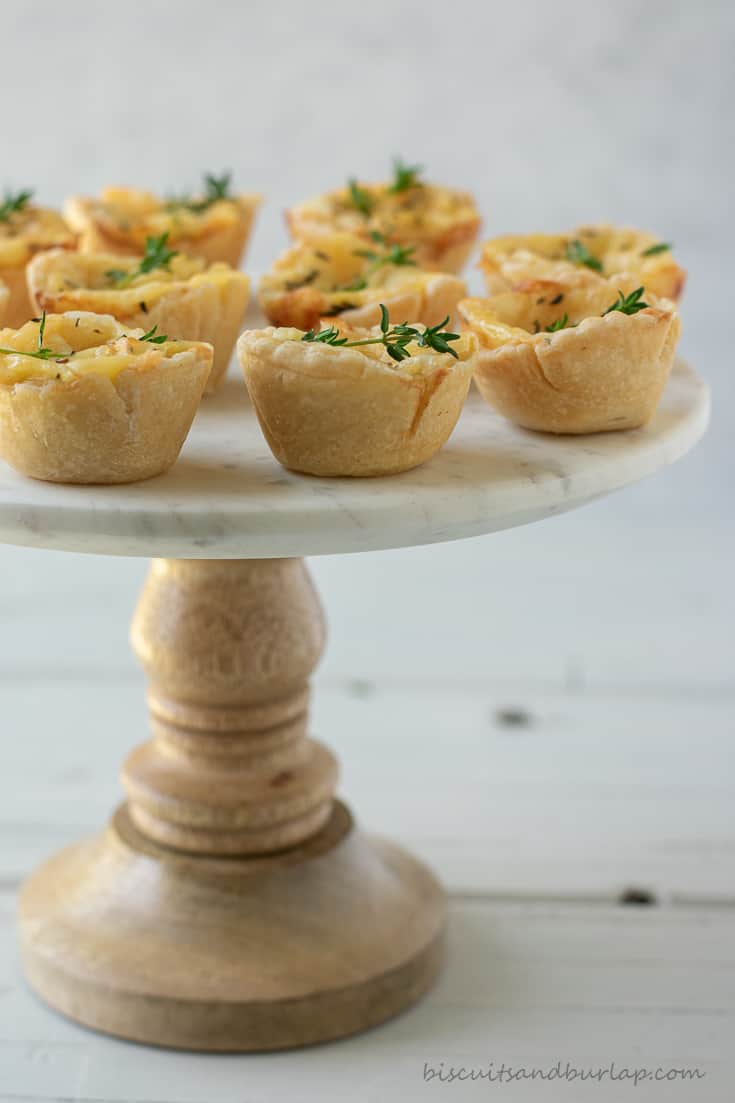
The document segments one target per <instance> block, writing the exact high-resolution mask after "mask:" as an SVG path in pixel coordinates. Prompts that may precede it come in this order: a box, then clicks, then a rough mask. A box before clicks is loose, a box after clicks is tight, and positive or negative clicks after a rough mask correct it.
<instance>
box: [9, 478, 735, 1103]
mask: <svg viewBox="0 0 735 1103" xmlns="http://www.w3.org/2000/svg"><path fill="white" fill-rule="evenodd" d="M667 477H668V476H667ZM670 477H676V472H672V474H671V476H670ZM627 493H628V494H629V495H632V496H633V501H634V503H635V494H636V492H635V491H629V492H627ZM639 501H641V502H643V503H645V492H641V493H640V495H639ZM675 522H676V518H674V519H673V522H672V523H670V524H669V525H668V526H667V525H660V526H659V527H655V526H653V527H651V528H650V529H649V530H648V531H647V532H646V539H645V542H641V544H640V546H638V547H637V546H636V545H635V542H634V540H633V538H632V536H631V533H633V532H634V531H635V530H634V527H633V526H629V528H628V529H627V536H626V537H625V538H623V533H624V532H626V530H625V529H623V530H622V532H621V529H620V523H619V518H616V517H615V515H614V514H613V513H612V512H611V510H610V507H609V505H603V504H602V503H601V504H600V505H599V506H592V507H589V508H588V510H587V511H585V513H584V514H580V515H579V516H574V515H570V516H569V517H564V518H559V519H558V520H556V521H553V522H548V523H546V524H545V525H544V527H543V529H542V528H535V527H530V528H526V529H521V530H519V531H517V532H509V533H503V534H498V535H494V536H492V537H489V538H486V539H481V540H471V541H467V542H465V543H462V544H459V545H456V546H446V547H443V548H440V549H439V548H437V549H411V550H407V551H401V552H390V553H383V554H380V555H371V556H352V557H344V558H335V559H331V558H327V559H318V560H314V561H312V569H313V570H314V573H315V574H316V576H317V581H318V584H319V586H320V588H321V590H322V592H323V594H324V597H325V599H326V603H327V605H328V607H329V608H330V610H332V612H333V617H332V633H333V635H332V649H331V652H330V654H329V655H328V657H327V661H326V663H325V664H324V666H323V668H322V671H321V673H320V675H319V677H318V679H317V691H318V692H317V694H316V700H315V715H314V724H313V726H314V729H315V731H316V732H317V734H320V733H321V734H324V735H326V736H327V737H328V739H329V741H330V743H331V744H332V745H333V746H334V747H335V750H336V751H337V753H338V755H339V757H340V758H341V760H342V763H343V770H344V775H345V776H344V790H345V792H347V793H348V794H349V797H350V802H351V804H352V806H353V808H354V809H355V811H356V813H357V815H358V816H359V817H360V819H361V820H362V822H363V823H364V824H365V825H366V826H368V827H370V828H376V829H379V830H381V831H382V832H384V833H385V834H387V835H391V836H393V837H396V838H399V839H400V840H401V841H402V842H404V843H405V844H406V845H407V846H409V847H410V848H411V849H412V850H414V851H415V852H417V853H418V854H419V855H420V856H421V857H422V858H424V859H426V860H427V861H428V862H429V863H430V864H431V865H433V867H434V868H435V869H436V871H437V872H438V873H439V875H440V876H441V878H442V879H443V881H444V883H445V885H446V886H447V888H448V889H449V891H450V894H451V900H452V920H451V935H450V955H451V956H450V962H451V965H450V967H449V968H448V969H446V970H445V972H444V975H443V977H442V980H441V982H440V984H439V985H438V987H437V988H436V989H435V990H434V991H433V993H432V994H431V995H430V996H429V997H428V998H427V999H425V1000H424V1001H423V1002H422V1003H421V1004H420V1005H419V1006H418V1007H416V1008H415V1009H414V1010H412V1011H409V1012H408V1013H407V1014H406V1015H404V1016H403V1017H402V1018H400V1019H398V1020H395V1021H393V1022H392V1023H388V1024H386V1026H384V1027H381V1028H378V1029H376V1030H374V1031H372V1032H370V1033H369V1034H366V1035H362V1036H358V1037H356V1038H353V1039H350V1040H347V1041H345V1042H341V1043H337V1044H333V1045H330V1046H325V1047H319V1048H316V1049H313V1050H306V1051H301V1052H294V1053H287V1054H278V1055H269V1056H259V1057H224V1058H223V1057H208V1056H197V1055H187V1054H172V1053H167V1052H163V1051H155V1050H150V1049H146V1048H144V1047H138V1046H132V1045H125V1044H122V1043H119V1042H116V1041H114V1040H110V1039H105V1038H102V1037H100V1036H97V1035H93V1034H91V1033H88V1032H86V1031H84V1030H83V1029H81V1028H78V1027H75V1026H74V1025H72V1024H71V1023H69V1022H67V1021H65V1020H63V1019H62V1018H60V1017H58V1016H56V1015H54V1014H53V1013H51V1012H50V1011H48V1010H47V1009H46V1008H45V1007H43V1006H42V1005H41V1004H40V1003H38V1002H37V1001H36V999H35V998H34V997H33V996H32V995H31V994H30V992H29V991H28V989H27V988H26V987H25V984H24V982H23V980H22V978H21V975H20V970H19V966H18V961H17V958H16V951H15V932H14V916H13V911H14V894H15V891H16V889H17V886H18V884H19V882H20V879H21V877H23V876H24V875H25V874H26V873H27V871H28V870H29V869H30V868H31V867H32V866H33V865H35V864H36V863H37V862H38V861H39V860H41V859H42V858H43V857H44V856H45V855H46V854H48V853H49V852H50V851H51V850H54V849H56V848H58V847H59V846H60V845H63V844H64V843H66V842H68V841H72V840H73V839H75V838H78V837H79V836H80V835H83V834H85V833H87V832H88V831H90V830H94V829H96V828H97V826H98V825H99V823H100V822H101V821H102V820H103V819H104V818H105V816H106V815H107V813H108V811H109V808H110V806H111V805H112V804H113V803H114V802H115V801H116V799H118V796H119V793H118V790H117V786H116V784H115V782H114V781H113V780H112V778H113V768H114V764H116V763H117V762H118V761H119V759H120V757H121V756H122V754H123V753H124V751H125V750H126V749H127V748H128V747H129V746H130V743H131V741H133V740H135V739H138V738H140V737H141V736H142V735H143V732H144V730H145V725H146V717H145V709H144V704H143V699H142V695H141V692H140V688H141V686H140V676H139V675H138V673H137V671H136V670H135V668H134V666H133V662H132V659H131V658H130V657H129V655H128V652H127V648H126V646H125V638H124V636H125V628H124V626H125V622H126V617H127V614H128V611H129V609H130V606H131V603H132V601H133V598H134V591H135V587H136V585H137V584H138V582H139V581H140V580H141V578H142V575H143V571H144V569H145V565H144V564H143V563H142V562H138V561H134V560H133V561H125V562H123V561H116V562H112V561H110V560H104V559H95V558H90V557H77V556H71V555H63V554H60V555H57V556H54V557H51V556H49V555H48V553H43V552H34V551H27V550H23V549H3V550H2V553H1V555H2V559H1V560H0V561H1V562H2V565H3V567H4V572H3V573H4V577H5V583H4V585H3V587H2V597H1V598H0V612H2V624H3V632H2V638H0V659H1V671H2V673H1V674H0V693H1V695H2V696H1V700H2V716H3V736H4V738H3V739H2V741H0V777H2V782H3V797H4V800H3V803H2V806H0V946H1V948H2V959H1V964H0V1100H39V1101H40V1100H44V1101H51V1100H57V1101H58V1100H69V1101H72V1100H73V1101H75V1103H85V1101H86V1103H91V1101H97V1100H100V1101H105V1103H123V1101H125V1103H128V1101H131V1103H132V1101H136V1103H163V1101H166V1103H235V1101H237V1103H256V1101H270V1100H274V1099H279V1100H280V1099H295V1100H312V1099H313V1100H328V1099H329V1100H331V1099H335V1100H337V1099H339V1100H343V1099H347V1098H352V1099H357V1100H378V1099H381V1100H382V1099H386V1098H387V1099H393V1098H405V1099H417V1100H421V1099H424V1098H429V1097H430V1095H431V1093H433V1095H434V1096H435V1097H439V1098H446V1099H455V1098H464V1097H466V1096H470V1097H479V1096H480V1095H481V1094H482V1093H484V1094H485V1096H486V1097H487V1096H488V1095H489V1096H490V1098H492V1097H493V1096H492V1092H493V1091H495V1093H496V1096H497V1097H498V1098H507V1099H511V1100H535V1099H553V1100H560V1101H561V1100H571V1101H573V1100H576V1099H580V1100H581V1099H584V1100H595V1099H598V1098H599V1099H600V1100H607V1099H611V1100H618V1099H625V1098H628V1095H629V1094H630V1097H631V1098H651V1099H657V1098H661V1099H664V1098H665V1099H667V1100H673V1099H679V1098H680V1099H685V1100H691V1101H692V1103H697V1101H698V1100H700V1099H701V1100H717V1101H723V1103H724V1101H725V1100H729V1099H730V1098H732V1077H733V1072H734V1071H735V1069H733V1064H732V1063H731V1062H730V1052H729V1051H730V1049H731V1043H732V1037H733V1025H734V1023H735V984H734V978H735V938H734V936H733V905H734V904H735V884H734V882H733V862H732V858H733V851H734V850H735V824H734V822H733V820H734V817H733V811H732V809H733V777H732V766H731V761H732V754H731V745H732V734H733V732H732V712H733V710H732V689H731V673H732V671H731V654H729V653H728V650H727V648H728V643H729V639H728V634H727V627H728V624H729V623H730V622H731V621H730V616H731V614H732V609H731V605H730V607H728V604H727V603H728V602H730V603H731V601H732V598H731V593H730V592H728V591H726V590H724V589H723V592H722V599H721V602H720V603H719V604H718V605H717V608H716V609H715V608H714V607H712V608H708V602H711V600H712V599H711V596H710V594H711V583H710V582H709V581H708V582H707V584H706V585H704V583H703V577H702V572H701V569H700V568H699V564H701V563H703V562H707V563H709V564H710V565H711V570H712V572H715V573H716V572H717V571H718V570H720V567H719V566H718V564H719V559H720V557H719V556H718V555H717V554H713V547H720V548H722V547H723V544H724V541H725V540H730V541H731V540H732V529H731V527H730V526H728V525H726V524H724V523H723V525H722V526H721V528H720V530H718V531H716V532H714V533H713V532H712V531H697V530H696V529H695V528H693V527H691V526H685V525H681V524H677V523H675ZM539 541H542V543H543V551H544V555H543V564H542V566H540V565H539V547H538V543H539ZM631 541H632V542H631ZM570 549H573V554H572V555H570ZM724 558H725V559H726V558H727V557H724ZM723 562H724V560H723ZM511 576H512V577H513V580H514V584H513V586H509V587H507V588H505V587H504V586H503V585H502V584H500V583H502V580H503V578H504V577H505V578H510V577H511ZM722 577H723V579H724V577H725V575H724V571H723V573H722ZM522 578H525V580H526V587H525V591H524V596H523V598H522V599H521V600H519V596H518V589H517V584H518V580H519V579H522ZM601 578H604V579H605V580H606V584H605V585H604V586H600V584H599V583H600V579H601ZM450 579H451V600H450V598H449V597H448V593H449V591H450V586H449V580H450ZM478 580H479V581H478ZM422 593H423V594H424V595H425V598H426V600H424V601H420V600H417V595H421V594H422ZM376 595H379V601H380V603H381V604H382V608H383V617H385V618H391V620H392V622H393V624H394V626H395V631H394V632H392V633H388V634H387V633H385V632H384V631H383V632H382V633H381V636H380V648H379V649H378V647H377V644H378V640H377V637H376V635H375V633H374V632H372V633H371V625H373V626H374V625H375V622H376V618H375V603H376V600H378V599H377V597H376ZM601 626H604V631H603V630H601ZM718 632H721V636H718V634H717V633H718ZM718 664H719V665H718ZM356 672H359V676H358V675H357V674H356ZM111 693H114V694H115V699H116V702H117V708H116V709H115V710H114V711H112V712H110V711H109V710H108V716H109V717H110V719H109V724H108V726H107V727H106V730H105V731H104V732H100V731H98V730H97V729H96V728H95V725H94V722H93V718H95V717H96V716H98V715H99V711H100V710H99V703H100V701H101V700H102V699H103V698H105V699H108V698H109V695H110V694H111ZM386 761H390V762H392V763H393V767H392V768H391V769H390V770H389V771H386V769H385V763H386ZM407 777H410V779H411V787H410V791H409V795H407V785H406V779H407ZM631 890H634V891H633V896H634V897H636V896H637V897H639V898H640V897H641V896H643V897H644V898H649V899H650V898H653V900H654V901H655V902H654V903H653V904H650V905H643V904H638V905H635V904H627V905H626V904H623V903H621V900H622V899H623V898H624V897H625V896H626V894H627V895H628V896H629V895H630V894H631ZM557 1061H561V1062H562V1067H563V1066H564V1065H565V1064H566V1062H567V1061H569V1062H571V1063H572V1064H573V1065H575V1066H576V1067H578V1068H583V1067H585V1068H593V1069H596V1068H600V1067H601V1068H606V1067H608V1066H609V1065H610V1063H611V1062H613V1061H614V1062H615V1065H616V1067H617V1068H618V1069H622V1068H625V1067H629V1068H631V1069H637V1068H642V1067H646V1068H649V1069H655V1068H657V1067H661V1068H662V1069H666V1070H668V1069H672V1068H679V1067H687V1068H695V1067H696V1068H698V1069H699V1070H700V1071H702V1072H704V1073H705V1074H706V1075H705V1076H704V1078H702V1079H699V1080H697V1081H696V1082H694V1083H690V1082H685V1083H680V1082H673V1083H666V1084H663V1085H662V1084H657V1083H648V1082H646V1083H639V1085H638V1087H637V1088H634V1087H633V1085H632V1083H628V1082H623V1081H617V1082H616V1083H614V1084H611V1083H609V1082H603V1083H601V1084H599V1085H598V1084H596V1083H595V1084H594V1085H589V1084H582V1085H580V1084H579V1083H566V1082H565V1083H562V1084H551V1083H541V1082H539V1081H526V1082H516V1083H512V1084H504V1085H503V1086H502V1088H501V1087H500V1086H498V1085H496V1084H492V1085H490V1084H488V1083H487V1081H483V1080H480V1081H477V1082H474V1083H468V1082H462V1083H456V1082H455V1083H440V1082H439V1081H438V1079H437V1077H434V1079H433V1080H428V1081H427V1080H425V1066H426V1065H428V1066H430V1067H432V1068H434V1069H439V1068H440V1067H441V1062H444V1066H443V1068H444V1070H448V1068H449V1066H450V1065H455V1066H464V1067H466V1068H471V1067H474V1068H476V1069H478V1070H481V1069H487V1068H488V1066H489V1064H490V1062H494V1066H493V1067H494V1069H497V1068H498V1067H499V1066H500V1065H501V1063H502V1062H505V1064H506V1065H510V1066H514V1067H516V1068H517V1067H519V1066H523V1067H525V1068H526V1069H531V1068H540V1069H546V1068H548V1067H550V1066H553V1065H555V1064H556V1062H557Z"/></svg>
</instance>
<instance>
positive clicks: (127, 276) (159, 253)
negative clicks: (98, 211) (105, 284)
mask: <svg viewBox="0 0 735 1103" xmlns="http://www.w3.org/2000/svg"><path fill="white" fill-rule="evenodd" d="M178 255H179V254H178V250H177V249H169V247H168V230H167V231H166V232H165V233H163V234H160V235H159V236H158V237H147V238H146V239H145V251H144V253H143V259H142V260H141V261H140V263H139V264H138V266H137V267H136V268H133V269H131V270H130V271H128V272H126V271H125V270H124V269H123V268H110V269H109V270H108V271H107V272H105V275H106V276H109V278H110V279H111V280H112V281H113V282H114V285H115V287H116V288H118V289H120V288H123V287H129V286H130V284H131V283H132V282H133V280H135V279H137V278H138V276H145V275H146V274H147V273H148V272H152V271H153V270H154V269H155V268H168V266H169V265H170V263H171V261H172V260H173V258H174V257H177V256H178Z"/></svg>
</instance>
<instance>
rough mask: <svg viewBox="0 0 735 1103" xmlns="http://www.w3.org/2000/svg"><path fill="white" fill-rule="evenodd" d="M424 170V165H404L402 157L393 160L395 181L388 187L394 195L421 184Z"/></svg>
mask: <svg viewBox="0 0 735 1103" xmlns="http://www.w3.org/2000/svg"><path fill="white" fill-rule="evenodd" d="M423 171H424V167H423V165H404V163H403V161H402V160H401V158H400V157H395V158H394V160H393V183H392V184H391V185H390V187H389V188H388V191H389V192H390V193H391V194H392V195H396V194H397V193H398V192H402V191H408V189H409V188H418V187H420V186H421V180H419V176H420V175H421V173H422V172H423Z"/></svg>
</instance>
